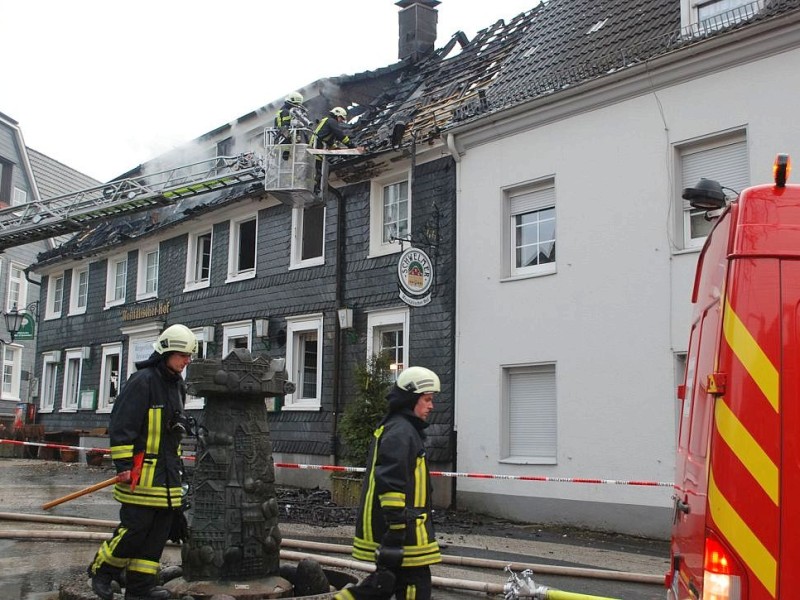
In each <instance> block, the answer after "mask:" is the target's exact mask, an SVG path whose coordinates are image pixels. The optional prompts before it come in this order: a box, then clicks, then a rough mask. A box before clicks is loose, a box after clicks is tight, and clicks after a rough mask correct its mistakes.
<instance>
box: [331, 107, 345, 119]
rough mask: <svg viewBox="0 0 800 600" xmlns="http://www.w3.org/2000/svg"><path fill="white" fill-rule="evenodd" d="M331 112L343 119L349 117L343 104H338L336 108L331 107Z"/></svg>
mask: <svg viewBox="0 0 800 600" xmlns="http://www.w3.org/2000/svg"><path fill="white" fill-rule="evenodd" d="M331 114H332V115H333V116H334V117H339V118H342V119H346V118H347V111H346V110H345V109H343V108H342V107H341V106H337V107H335V108H332V109H331Z"/></svg>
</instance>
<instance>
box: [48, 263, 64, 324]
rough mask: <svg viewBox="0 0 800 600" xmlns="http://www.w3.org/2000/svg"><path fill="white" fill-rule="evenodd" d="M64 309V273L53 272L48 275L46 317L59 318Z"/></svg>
mask: <svg viewBox="0 0 800 600" xmlns="http://www.w3.org/2000/svg"><path fill="white" fill-rule="evenodd" d="M63 309H64V273H63V271H62V272H61V273H51V274H50V275H49V276H48V277H47V300H46V303H45V311H44V318H45V319H58V318H60V317H61V312H62V311H63Z"/></svg>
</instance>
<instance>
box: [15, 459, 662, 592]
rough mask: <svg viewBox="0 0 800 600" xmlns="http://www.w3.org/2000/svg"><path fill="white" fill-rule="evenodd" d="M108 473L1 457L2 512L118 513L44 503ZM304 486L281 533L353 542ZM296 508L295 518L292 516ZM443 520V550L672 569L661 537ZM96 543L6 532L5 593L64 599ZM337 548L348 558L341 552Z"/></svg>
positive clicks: (561, 584) (341, 519) (575, 581)
mask: <svg viewBox="0 0 800 600" xmlns="http://www.w3.org/2000/svg"><path fill="white" fill-rule="evenodd" d="M111 476H113V470H112V469H111V468H110V467H89V466H87V465H86V464H84V463H60V462H54V461H42V460H30V459H0V511H3V512H8V513H24V514H52V515H58V516H70V517H86V518H92V519H107V520H116V518H117V515H118V508H119V505H118V504H117V503H116V502H115V501H114V499H113V498H112V496H111V491H110V488H109V489H107V490H101V491H98V492H96V493H93V494H90V495H87V496H83V497H81V498H79V499H77V500H74V501H71V502H67V503H64V504H61V505H59V506H56V507H54V508H52V509H50V510H49V511H43V510H42V509H41V505H42V504H43V503H45V502H47V501H50V500H53V499H55V498H59V497H61V496H64V495H66V494H68V493H70V492H73V491H76V490H78V489H82V488H84V487H86V486H88V485H91V484H93V483H97V482H100V481H103V480H105V479H108V478H109V477H111ZM298 494H300V495H298ZM307 494H308V493H305V492H303V493H300V492H295V491H293V490H283V489H281V490H279V503H282V506H283V507H284V508H287V507H288V509H287V513H288V515H287V520H282V522H281V531H282V533H283V537H284V538H288V539H299V540H302V539H304V540H314V541H322V542H330V543H336V544H350V542H351V541H352V535H353V526H352V524H351V522H350V521H351V516H350V515H351V514H352V511H348V510H347V509H341V508H337V507H335V506H331V505H330V503H329V502H328V501H327V498H326V496H325V495H324V493H322V494H320V493H319V492H317V494H318V495H317V497H316V498H312V499H310V500H308V501H307V502H316V503H317V506H318V508H317V509H315V511H311V512H316V515H317V516H316V517H314V516H312V517H308V515H306V516H305V517H303V515H302V511H298V510H297V509H298V507H299V505H300V504H299V499H300V498H303V497H304V496H305V495H307ZM304 501H305V500H304ZM326 503H327V504H326ZM292 508H293V509H294V510H293V511H292ZM337 511H338V512H337ZM292 512H294V517H295V518H294V519H293V520H290V519H292ZM332 514H333V515H334V516H331V515H332ZM320 515H323V516H320ZM298 517H299V518H298ZM299 521H307V522H299ZM436 523H437V531H438V532H439V533H438V538H439V540H440V542H441V543H442V545H443V546H445V548H444V552H445V553H446V554H453V555H463V556H472V557H478V558H491V559H496V560H503V561H509V562H512V561H514V562H526V563H536V564H543V565H563V566H574V567H586V568H599V569H611V570H618V571H625V572H631V573H643V574H649V575H654V576H663V574H664V573H665V572H666V571H667V569H668V544H667V542H665V541H663V540H645V539H639V538H630V537H627V536H614V535H601V534H596V533H591V532H585V531H580V530H567V529H557V530H555V529H547V528H542V527H539V526H536V525H526V524H519V523H509V522H505V521H497V520H493V519H491V518H487V517H481V516H479V515H470V514H466V513H454V512H450V511H439V512H438V513H437V516H436ZM55 529H71V530H74V529H75V527H74V526H71V527H66V526H62V525H52V524H41V523H30V522H20V521H10V520H5V519H0V531H8V530H26V531H35V530H50V531H52V530H55ZM84 530H89V531H98V530H101V528H98V527H94V526H92V527H86V528H84ZM106 531H109V530H106ZM98 545H99V542H98V541H80V542H75V541H69V542H62V541H59V542H56V541H46V540H32V539H0V598H2V599H3V600H54V599H55V598H57V597H58V596H57V593H56V590H57V589H58V585H59V584H60V583H61V582H63V581H64V580H65V579H66V578H67V577H69V576H70V575H74V573H75V572H77V571H80V570H82V569H85V567H86V565H87V564H88V563H89V561H90V560H91V558H92V557H93V555H94V552H95V551H96V549H97V546H98ZM332 556H337V557H338V558H349V557H348V556H346V555H341V554H338V555H332ZM163 561H164V562H165V563H170V564H180V556H179V551H178V548H177V547H168V548H167V550H166V551H165V553H164V556H163ZM433 572H434V575H437V576H440V577H445V578H450V579H457V580H479V581H487V582H492V583H498V584H502V583H505V582H506V580H507V574H505V573H503V572H502V571H500V570H488V569H466V568H460V567H454V566H450V565H436V566H435V567H434V568H433ZM536 580H537V583H540V584H543V585H547V586H549V587H553V588H557V589H563V590H568V591H573V592H579V593H584V594H594V595H598V596H607V597H615V598H625V599H626V600H627V599H631V600H656V599H658V600H663V598H664V597H665V592H664V589H663V587H660V586H658V585H652V584H642V583H628V582H622V583H620V582H617V581H605V580H596V579H587V578H565V577H561V576H549V575H548V576H542V577H537V579H536ZM469 597H486V596H485V595H484V594H482V593H477V592H466V591H462V590H451V589H443V588H437V589H436V590H435V591H434V598H435V599H436V600H453V599H456V598H469Z"/></svg>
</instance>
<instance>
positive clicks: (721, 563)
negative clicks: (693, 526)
mask: <svg viewBox="0 0 800 600" xmlns="http://www.w3.org/2000/svg"><path fill="white" fill-rule="evenodd" d="M705 547H706V549H705V557H704V559H703V600H741V599H742V572H743V571H742V567H741V565H740V564H739V562H738V561H737V560H736V559H735V558H734V556H733V555H732V554H731V552H729V551H728V549H727V548H726V547H725V546H723V545H722V543H721V542H720V541H719V540H718V539H717V538H716V537H713V536H711V535H709V536H707V537H706V546H705Z"/></svg>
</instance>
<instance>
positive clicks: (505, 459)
mask: <svg viewBox="0 0 800 600" xmlns="http://www.w3.org/2000/svg"><path fill="white" fill-rule="evenodd" d="M526 391H528V392H529V397H525V392H526ZM557 400H558V394H557V387H556V364H555V363H537V364H526V365H501V390H500V411H501V415H500V423H501V430H500V462H501V463H509V464H524V465H554V464H557V462H558V411H557Z"/></svg>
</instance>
